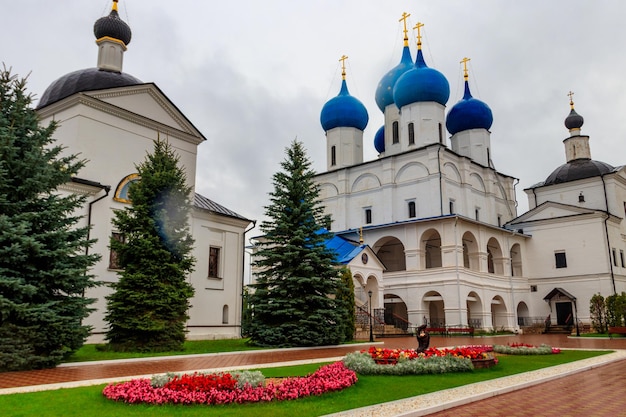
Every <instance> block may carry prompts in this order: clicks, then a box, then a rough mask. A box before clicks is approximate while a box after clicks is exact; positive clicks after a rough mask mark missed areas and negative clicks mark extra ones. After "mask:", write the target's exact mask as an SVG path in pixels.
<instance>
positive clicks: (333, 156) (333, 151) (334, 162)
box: [330, 145, 337, 166]
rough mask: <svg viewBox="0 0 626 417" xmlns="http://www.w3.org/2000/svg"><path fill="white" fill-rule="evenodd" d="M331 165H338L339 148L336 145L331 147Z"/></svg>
mask: <svg viewBox="0 0 626 417" xmlns="http://www.w3.org/2000/svg"><path fill="white" fill-rule="evenodd" d="M330 165H331V166H335V165H337V148H336V147H335V145H333V146H331V147H330Z"/></svg>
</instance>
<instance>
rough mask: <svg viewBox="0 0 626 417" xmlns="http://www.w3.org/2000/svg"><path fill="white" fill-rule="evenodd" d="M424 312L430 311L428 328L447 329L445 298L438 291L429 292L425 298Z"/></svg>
mask: <svg viewBox="0 0 626 417" xmlns="http://www.w3.org/2000/svg"><path fill="white" fill-rule="evenodd" d="M423 303H424V310H426V311H428V316H427V317H426V323H427V324H428V327H445V325H446V314H445V310H444V302H443V297H442V296H441V294H440V293H438V292H437V291H428V292H427V293H426V294H424V298H423Z"/></svg>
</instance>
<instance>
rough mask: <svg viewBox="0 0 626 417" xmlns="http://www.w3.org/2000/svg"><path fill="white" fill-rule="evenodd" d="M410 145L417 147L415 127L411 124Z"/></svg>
mask: <svg viewBox="0 0 626 417" xmlns="http://www.w3.org/2000/svg"><path fill="white" fill-rule="evenodd" d="M409 145H415V125H414V124H413V122H411V123H409Z"/></svg>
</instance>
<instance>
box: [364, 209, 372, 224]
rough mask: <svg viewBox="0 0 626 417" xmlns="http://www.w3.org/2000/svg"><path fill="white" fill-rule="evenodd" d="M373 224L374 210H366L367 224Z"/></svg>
mask: <svg viewBox="0 0 626 417" xmlns="http://www.w3.org/2000/svg"><path fill="white" fill-rule="evenodd" d="M371 223H372V209H365V224H371Z"/></svg>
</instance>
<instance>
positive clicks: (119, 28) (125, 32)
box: [93, 0, 132, 45]
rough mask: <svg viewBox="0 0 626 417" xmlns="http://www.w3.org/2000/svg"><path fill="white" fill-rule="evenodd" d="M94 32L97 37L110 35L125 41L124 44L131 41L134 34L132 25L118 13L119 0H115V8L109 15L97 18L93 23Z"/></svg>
mask: <svg viewBox="0 0 626 417" xmlns="http://www.w3.org/2000/svg"><path fill="white" fill-rule="evenodd" d="M93 34H94V35H96V39H100V38H105V37H109V38H113V39H117V40H120V41H122V42H124V45H128V44H129V43H130V39H131V36H132V33H131V31H130V26H128V25H127V24H126V22H124V21H123V20H122V19H120V16H119V14H118V13H117V0H113V8H112V9H111V13H109V15H108V16H105V17H101V18H100V19H98V20H96V23H95V24H94V25H93Z"/></svg>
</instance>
